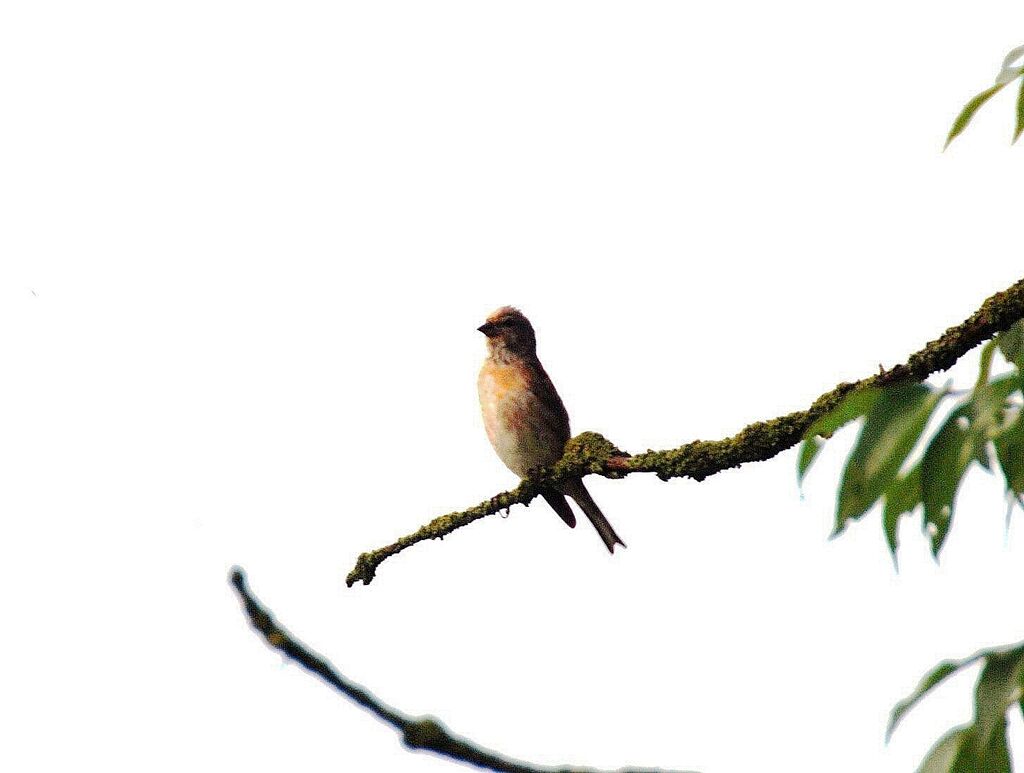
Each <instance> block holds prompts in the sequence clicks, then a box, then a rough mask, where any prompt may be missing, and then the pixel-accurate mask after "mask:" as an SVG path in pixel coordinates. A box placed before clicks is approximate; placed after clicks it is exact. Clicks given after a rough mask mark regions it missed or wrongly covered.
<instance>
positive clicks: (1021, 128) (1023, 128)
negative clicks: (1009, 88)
mask: <svg viewBox="0 0 1024 773" xmlns="http://www.w3.org/2000/svg"><path fill="white" fill-rule="evenodd" d="M1021 134H1024V78H1021V79H1020V91H1019V92H1017V128H1016V129H1014V130H1013V140H1012V141H1013V142H1016V141H1017V140H1019V139H1020V135H1021Z"/></svg>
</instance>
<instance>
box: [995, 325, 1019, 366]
mask: <svg viewBox="0 0 1024 773" xmlns="http://www.w3.org/2000/svg"><path fill="white" fill-rule="evenodd" d="M995 342H996V345H997V346H998V347H999V351H1000V352H1002V353H1003V357H1005V358H1006V361H1007V362H1009V363H1011V364H1013V365H1016V366H1017V369H1018V370H1022V371H1024V320H1019V321H1017V322H1015V323H1013V325H1011V326H1010V328H1009V329H1007V330H1004V331H1003V332H1002V333H1000V334H999V335H997V336H996V337H995Z"/></svg>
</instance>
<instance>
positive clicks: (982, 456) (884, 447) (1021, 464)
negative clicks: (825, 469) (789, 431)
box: [797, 321, 1024, 743]
mask: <svg viewBox="0 0 1024 773" xmlns="http://www.w3.org/2000/svg"><path fill="white" fill-rule="evenodd" d="M996 351H998V352H1000V353H1001V354H1002V356H1003V358H1004V359H1005V360H1006V361H1007V363H1008V364H1009V365H1011V366H1013V367H1012V370H1011V371H1010V372H1008V373H1004V374H1001V375H998V376H996V377H995V378H992V377H991V372H992V362H993V358H994V355H995V353H996ZM1022 366H1024V321H1022V322H1018V323H1017V324H1016V325H1014V326H1013V327H1011V328H1010V329H1009V330H1007V331H1005V332H1004V333H1000V334H999V335H998V336H997V337H996V338H994V339H993V340H991V341H989V342H988V343H987V344H986V345H985V347H984V348H983V349H982V354H981V364H980V367H979V372H978V378H977V381H976V382H975V384H974V388H973V389H971V390H970V391H969V392H967V393H965V394H963V396H961V397H960V398H959V399H958V400H957V401H956V402H955V404H954V405H953V406H952V407H951V410H950V411H949V413H948V415H947V416H946V418H945V420H944V421H943V423H942V425H941V426H940V427H939V429H938V431H937V432H935V433H934V434H933V435H932V436H931V437H930V438H928V439H927V440H925V441H923V442H922V436H923V434H924V430H925V427H926V426H927V424H928V421H929V419H930V418H931V417H932V416H933V414H935V413H936V411H937V410H938V409H939V406H940V404H941V403H943V402H944V401H946V400H947V399H954V400H956V398H957V393H955V392H953V391H952V390H950V389H949V387H948V386H947V387H943V388H935V387H932V386H929V385H927V384H915V383H901V384H894V385H893V386H890V387H887V388H885V389H878V388H874V389H868V390H864V391H860V392H854V393H852V394H850V395H848V396H847V397H846V399H845V400H844V401H843V402H842V403H840V405H839V406H838V407H837V408H836V409H835V410H833V411H832V412H831V413H829V414H826V415H825V416H823V417H821V418H820V419H819V420H818V421H817V422H815V423H814V424H813V425H812V426H811V427H810V428H809V429H808V430H807V433H806V434H805V436H804V440H803V443H802V444H801V447H800V453H799V458H798V461H797V478H798V480H801V481H802V480H803V477H804V476H805V475H806V474H807V471H808V470H809V469H810V466H811V464H812V463H813V461H814V460H815V459H816V458H817V455H818V453H819V452H820V450H821V448H822V446H823V445H824V440H823V438H827V437H831V435H832V433H833V432H835V431H836V430H838V429H839V428H840V427H843V426H844V425H846V424H849V423H850V422H853V421H855V420H857V419H863V425H862V427H861V431H860V435H859V437H858V439H857V442H856V444H855V445H854V448H853V450H852V451H851V452H850V456H849V458H848V459H847V460H846V466H845V468H844V470H843V477H842V482H841V484H840V486H839V495H838V497H837V501H836V520H835V528H834V532H833V533H834V534H839V533H840V532H842V530H843V529H844V528H846V526H847V525H848V524H849V522H850V521H851V520H856V519H859V518H861V517H863V516H864V514H865V513H867V512H868V511H869V510H870V509H871V508H872V507H873V506H874V505H875V504H877V503H879V502H880V501H884V507H883V513H882V526H883V529H884V531H885V538H886V542H887V543H888V545H889V550H890V552H891V553H892V556H893V560H895V559H896V551H897V548H898V543H897V533H898V529H899V521H900V518H901V517H903V516H904V515H907V514H910V513H913V512H914V511H915V510H917V509H918V508H919V507H920V509H921V511H922V527H923V528H924V530H925V532H926V533H927V534H928V536H929V539H930V542H931V549H932V554H933V555H935V556H936V557H937V556H938V554H939V551H940V550H941V549H942V546H943V545H944V544H945V541H946V537H947V536H948V535H949V530H950V527H951V526H952V523H953V513H954V509H955V507H956V494H957V490H958V489H959V487H960V483H961V481H962V480H963V477H964V475H965V474H966V473H967V471H968V470H969V469H970V468H971V467H972V466H973V465H975V464H977V465H979V466H981V467H983V468H984V469H986V470H991V468H992V458H993V453H992V452H993V450H994V456H995V459H996V461H997V463H998V466H999V468H1000V470H1001V471H1002V474H1003V478H1004V480H1005V483H1006V489H1007V493H1008V495H1010V496H1012V497H1013V498H1014V500H1016V501H1018V502H1021V501H1022V500H1021V495H1022V494H1024V412H1022V410H1021V406H1020V402H1019V400H1016V399H1014V396H1015V395H1017V394H1019V393H1021V391H1022V386H1024V379H1022V377H1021V373H1022V372H1024V367H1022ZM915 449H919V451H920V454H919V455H918V454H917V453H915ZM911 459H916V461H911V463H909V464H908V460H911ZM907 467H909V469H904V468H907ZM1022 506H1024V504H1022ZM950 742H951V743H952V741H950Z"/></svg>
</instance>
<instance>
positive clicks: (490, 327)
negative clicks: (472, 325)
mask: <svg viewBox="0 0 1024 773" xmlns="http://www.w3.org/2000/svg"><path fill="white" fill-rule="evenodd" d="M497 329H498V326H497V325H495V324H494V323H493V322H484V324H482V325H481V326H480V327H478V328H477V330H479V331H480V332H481V333H483V334H484V335H485V336H487V337H488V338H490V337H491V336H492V335H494V333H495V331H497Z"/></svg>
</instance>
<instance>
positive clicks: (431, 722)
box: [230, 567, 672, 773]
mask: <svg viewBox="0 0 1024 773" xmlns="http://www.w3.org/2000/svg"><path fill="white" fill-rule="evenodd" d="M230 580H231V584H232V585H233V586H234V588H235V591H236V592H237V593H238V597H239V598H240V599H241V601H242V604H243V605H244V607H245V612H246V614H247V615H248V616H249V622H250V623H251V624H252V627H253V628H255V629H256V630H257V631H258V632H259V633H260V634H261V635H262V636H263V638H264V639H265V640H266V642H267V644H269V645H270V646H271V647H273V648H274V649H276V650H278V651H279V652H280V653H281V654H282V655H284V656H285V657H287V658H289V659H291V660H294V661H295V662H296V663H298V664H299V665H300V666H302V667H303V668H305V669H306V670H307V671H309V672H311V673H312V674H314V675H315V676H318V677H320V679H322V680H323V681H324V682H326V683H327V684H329V685H330V686H331V687H333V688H334V689H336V690H337V691H338V692H340V693H341V694H342V695H344V696H346V697H347V698H350V699H351V700H353V701H355V702H356V703H358V704H359V705H360V706H362V707H363V708H365V709H367V710H368V711H370V712H371V713H372V714H374V715H375V716H376V717H377V718H378V719H380V720H381V721H383V722H385V723H387V724H389V725H391V726H392V727H393V728H395V729H396V730H398V731H399V732H400V733H401V734H402V742H403V743H404V744H405V745H406V746H407V747H408V748H409V749H414V750H415V749H423V750H425V751H429V752H434V753H435V754H440V755H442V756H444V757H449V758H451V759H453V760H458V761H459V762H466V763H469V764H470V765H474V766H476V767H478V768H484V769H485V770H495V771H500V772H501V773H600V771H598V770H595V769H593V768H581V767H559V768H552V767H546V766H538V765H531V764H529V763H526V762H520V761H519V760H513V759H510V758H508V757H503V756H502V755H500V754H497V753H495V752H492V751H489V750H487V749H484V748H482V747H480V746H478V745H477V744H475V743H473V742H472V741H470V740H468V739H466V738H462V737H460V736H457V735H454V734H453V733H452V732H451V731H449V730H448V728H446V727H445V726H444V725H443V724H441V722H439V721H438V720H436V719H435V718H434V717H410V716H408V715H407V714H404V713H402V712H401V711H398V710H397V709H393V708H392V707H390V706H388V705H387V704H385V703H383V702H382V701H381V700H380V699H378V698H377V697H376V696H375V695H374V694H373V693H371V692H370V691H369V690H367V689H365V688H364V687H361V686H359V685H357V684H355V683H353V682H350V681H349V680H348V679H346V678H345V677H344V676H342V675H341V674H340V673H338V671H337V670H336V669H335V668H334V666H333V665H331V662H330V661H329V660H327V659H326V658H325V657H323V656H322V655H318V654H317V653H315V652H313V651H312V650H311V649H309V648H308V647H307V646H306V645H305V644H303V643H302V642H300V641H299V640H298V639H295V638H294V637H293V636H292V635H291V634H290V633H288V631H286V630H285V629H284V628H282V627H281V626H279V625H278V624H277V621H276V620H275V619H274V616H273V615H272V614H271V613H270V612H269V611H268V610H267V608H266V607H264V606H263V605H262V604H261V603H260V601H259V600H258V599H257V598H256V597H255V596H254V595H253V594H252V591H251V590H249V584H248V582H247V580H246V577H245V572H243V571H242V570H241V569H239V568H238V567H235V568H234V569H232V570H231V576H230ZM620 773H659V771H658V770H655V769H646V770H642V769H640V768H628V769H623V770H622V771H620ZM662 773H672V771H663V772H662Z"/></svg>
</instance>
